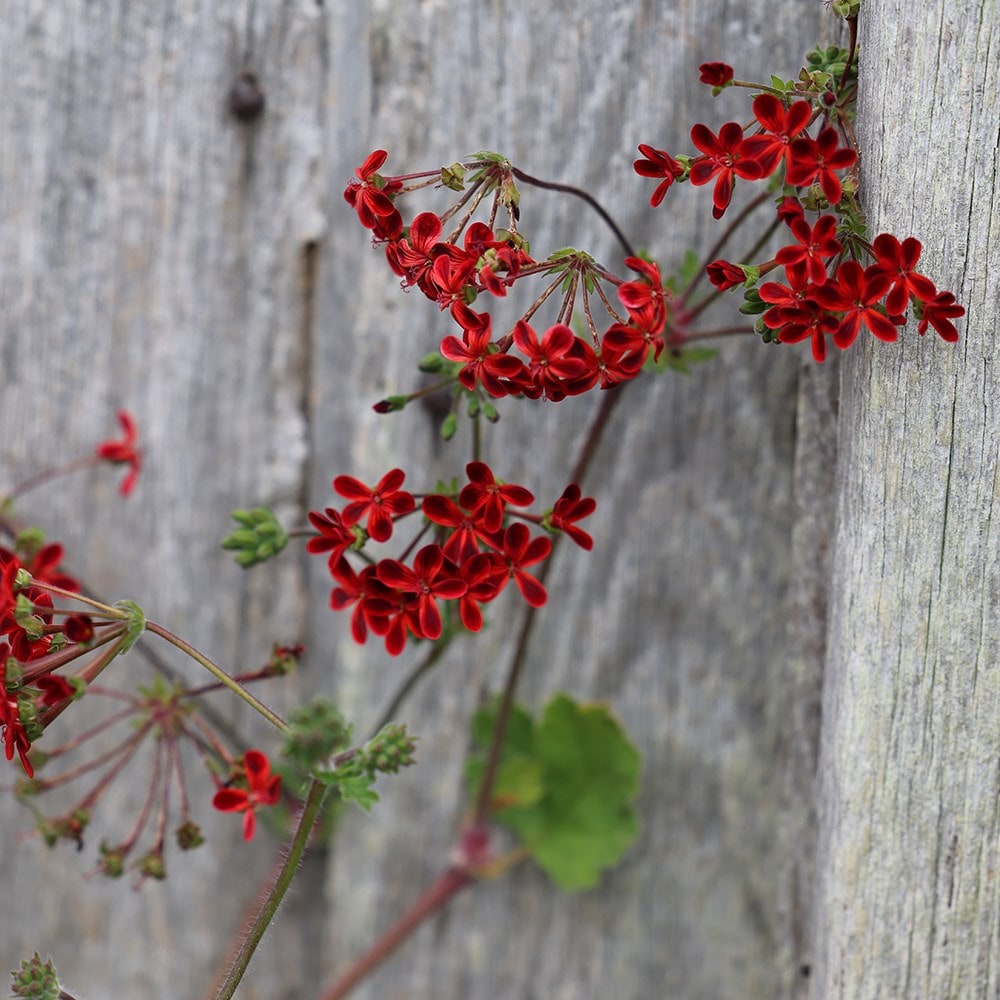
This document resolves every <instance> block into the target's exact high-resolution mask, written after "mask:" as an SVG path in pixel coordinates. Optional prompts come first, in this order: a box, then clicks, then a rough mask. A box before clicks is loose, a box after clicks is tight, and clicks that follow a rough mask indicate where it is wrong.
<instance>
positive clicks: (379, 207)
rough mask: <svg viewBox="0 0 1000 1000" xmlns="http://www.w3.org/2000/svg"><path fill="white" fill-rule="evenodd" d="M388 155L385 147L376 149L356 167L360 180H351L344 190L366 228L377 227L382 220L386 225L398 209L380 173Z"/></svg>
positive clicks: (346, 198)
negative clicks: (380, 168)
mask: <svg viewBox="0 0 1000 1000" xmlns="http://www.w3.org/2000/svg"><path fill="white" fill-rule="evenodd" d="M388 156H389V154H388V153H387V152H386V151H385V150H384V149H376V150H375V152H374V153H372V154H371V155H370V156H369V157H368V159H367V160H365V162H364V163H362V164H361V166H360V167H357V168H355V171H354V172H355V174H357V176H358V180H356V181H351V183H350V184H348V185H347V190H346V191H345V192H344V198H345V200H346V201H347V203H348V204H349V205H350V206H351V207H352V208H353V209H354V210H355V211H356V212H357V213H358V219H359V220H360V222H361V225H362V226H364V227H365V229H375V227H376V226H378V225H379V224H380V222H381V223H382V224H383V225H384V222H385V220H386V219H388V218H390V217H391V216H392V215H393V213H394V212H395V211H396V208H395V206H394V205H393V204H392V202H391V201H390V200H389V196H388V195H387V194H386V193H385V190H386V187H387V185H386V184H385V181H384V180H383V179H382V178H381V177H380V176H379V173H378V169H379V167H381V166H382V164H383V163H385V161H386V159H387V158H388Z"/></svg>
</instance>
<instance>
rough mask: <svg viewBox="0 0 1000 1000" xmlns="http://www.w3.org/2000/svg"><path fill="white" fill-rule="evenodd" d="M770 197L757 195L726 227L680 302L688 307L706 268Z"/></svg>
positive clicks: (767, 192) (768, 195) (764, 193)
mask: <svg viewBox="0 0 1000 1000" xmlns="http://www.w3.org/2000/svg"><path fill="white" fill-rule="evenodd" d="M770 197H772V194H771V192H770V191H764V192H763V193H761V194H759V195H757V197H756V198H754V199H753V201H751V202H750V203H749V204H748V205H747V206H746V207H745V208H744V209H743V210H742V211H741V212H740V213H739V214H738V215H737V216H736V217H735V218H734V219H733V221H732V222H730V223H729V225H728V226H727V227H726V229H725V231H724V232H723V233H722V235H721V236H720V237H719V238H718V239H717V240H716V241H715V245H714V246H713V247H712V249H711V250H709V251H708V253H707V254H705V256H704V258H703V260H704V264H700V265H699V266H698V270H697V271H696V272H695V276H694V277H693V278H692V279H691V281H690V282H689V284H688V286H687V288H685V289H684V291H683V292H681V294H680V295H679V296H678V298H679V299H680V301H681V303H682V304H685V305H686V304H687V302H688V301H689V300H690V298H691V293H692V292H693V291H694V290H695V288H697V287H698V282H699V281H701V279H702V276H703V275H704V273H705V268H706V267H707V266H708V265H709V264H711V263H712V261H713V260H715V259H716V257H718V255H719V253H720V252H721V251H722V248H723V247H724V246H725V245H726V244H727V243H728V242H729V240H730V239H731V238H732V235H733V233H735V232H736V230H737V229H739V227H740V226H741V225H742V224H743V223H744V222H746V220H747V217H748V216H749V215H750V213H751V212H753V211H754V210H755V209H756V208H758V207H759V206H761V205H763V204H764V202H765V201H767V200H768V198H770Z"/></svg>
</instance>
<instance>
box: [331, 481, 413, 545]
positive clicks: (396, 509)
mask: <svg viewBox="0 0 1000 1000" xmlns="http://www.w3.org/2000/svg"><path fill="white" fill-rule="evenodd" d="M405 478H406V473H405V472H403V470H402V469H392V470H390V471H389V472H387V473H386V474H385V475H384V476H383V477H382V478H381V479H380V480H379V481H378V483H377V484H376V486H375V488H374V489H369V488H368V487H367V486H365V484H364V483H362V482H361V481H360V480H359V479H355V478H354V477H353V476H337V478H336V479H335V480H334V481H333V488H334V489H335V490H336V491H337V492H338V493H339V494H340V495H341V496H342V497H344V498H345V499H347V500H350V501H351V503H349V504H348V505H347V506H346V507H345V508H344V513H343V514H342V515H341V517H342V519H343V522H344V524H345V525H346V526H347V527H351V526H352V525H355V524H357V523H358V522H359V521H360V520H361V518H363V517H364V516H365V514H367V515H368V521H367V523H366V524H365V530H366V531H367V532H368V534H369V536H370V537H371V538H373V539H374V540H375V541H376V542H385V541H388V539H389V538H391V537H392V516H393V515H394V514H396V515H400V514H409V513H410V511H412V510H414V509H415V508H416V506H417V505H416V503H415V502H414V499H413V494H412V493H407V492H406V491H405V490H401V489H400V488H399V487H400V486H402V485H403V480H404V479H405ZM313 523H314V524H315V523H316V522H315V521H314V522H313Z"/></svg>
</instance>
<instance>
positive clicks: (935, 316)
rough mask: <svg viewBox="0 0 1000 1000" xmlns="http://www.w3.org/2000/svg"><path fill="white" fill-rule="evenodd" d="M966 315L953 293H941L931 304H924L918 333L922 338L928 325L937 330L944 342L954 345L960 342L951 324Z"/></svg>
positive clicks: (953, 325) (956, 331)
mask: <svg viewBox="0 0 1000 1000" xmlns="http://www.w3.org/2000/svg"><path fill="white" fill-rule="evenodd" d="M964 315H965V309H964V308H963V307H962V306H960V305H958V303H957V302H956V301H955V296H954V295H952V293H951V292H939V293H938V294H937V295H935V296H934V298H933V299H931V300H930V302H925V303H923V313H922V315H921V317H920V322H919V323H918V324H917V333H919V334H920V335H921V336H922V335H923V334H924V333H926V332H927V324H928V323H929V324H930V325H931V326H933V327H934V329H935V330H937V332H938V335H939V336H940V337H941V339H942V340H946V341H947V342H948V343H949V344H954V343H955V341H956V340H958V330H956V329H955V324H954V323H952V322H951V320H953V319H957V318H958V317H959V316H964Z"/></svg>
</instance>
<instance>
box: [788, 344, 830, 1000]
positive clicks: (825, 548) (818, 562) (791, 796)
mask: <svg viewBox="0 0 1000 1000" xmlns="http://www.w3.org/2000/svg"><path fill="white" fill-rule="evenodd" d="M831 362H832V367H833V370H832V371H831V363H830V362H828V363H827V364H825V365H824V366H823V367H820V366H818V365H809V366H807V367H803V369H802V371H801V375H800V378H799V400H798V408H797V414H796V426H795V468H794V503H795V518H794V528H793V531H792V572H791V580H790V589H789V597H788V629H787V636H788V638H787V643H788V645H787V656H788V670H787V675H788V690H787V692H786V693H785V705H784V710H785V711H784V714H785V724H784V730H783V733H782V740H783V743H784V748H783V749H784V753H783V755H782V759H783V761H784V807H783V817H782V824H781V836H782V837H783V839H784V841H785V844H784V848H785V856H786V858H787V859H788V860H787V861H786V864H785V866H784V869H783V874H782V882H781V885H780V886H779V904H778V905H779V920H780V925H779V926H780V928H781V934H780V937H779V940H778V961H779V968H780V970H781V977H780V979H781V984H782V985H781V990H782V992H781V995H782V996H783V997H786V998H795V1000H798V998H802V997H805V996H807V995H808V992H809V986H810V980H811V971H812V968H813V965H814V956H813V954H812V948H813V945H812V937H813V927H814V924H815V917H814V914H813V900H814V898H815V892H814V888H815V866H816V837H817V809H816V794H817V790H816V773H817V763H818V757H819V737H820V725H821V714H820V702H821V695H822V687H823V662H824V658H825V654H826V634H827V607H828V597H829V594H828V589H829V561H830V547H831V541H832V537H833V530H834V509H833V507H832V505H831V504H830V502H829V498H830V497H831V496H833V487H834V479H835V473H836V464H837V407H838V377H837V376H838V371H837V359H831Z"/></svg>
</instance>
